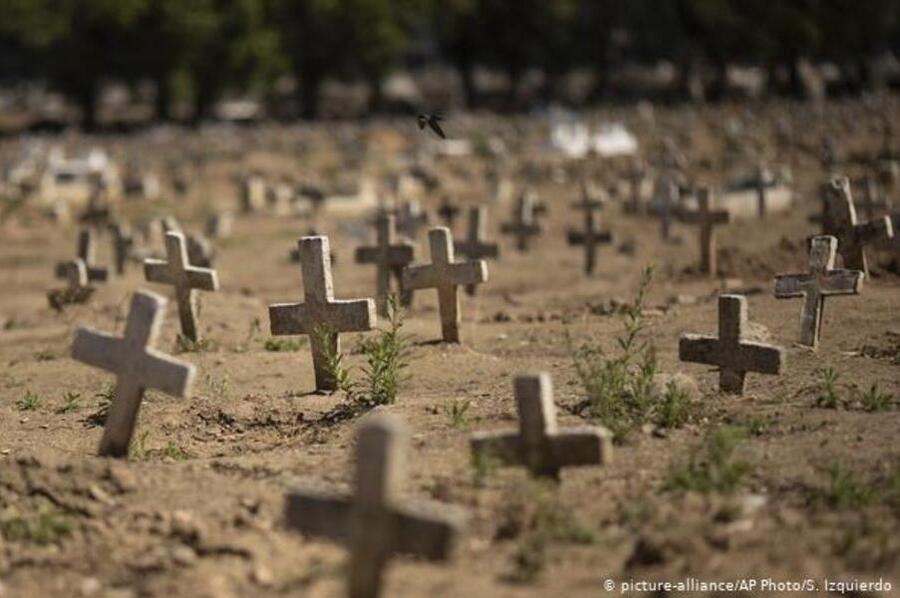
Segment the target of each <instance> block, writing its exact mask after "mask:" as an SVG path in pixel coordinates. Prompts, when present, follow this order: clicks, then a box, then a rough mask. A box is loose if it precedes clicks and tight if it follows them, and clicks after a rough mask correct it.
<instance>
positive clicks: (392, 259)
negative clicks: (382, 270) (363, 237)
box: [354, 244, 413, 266]
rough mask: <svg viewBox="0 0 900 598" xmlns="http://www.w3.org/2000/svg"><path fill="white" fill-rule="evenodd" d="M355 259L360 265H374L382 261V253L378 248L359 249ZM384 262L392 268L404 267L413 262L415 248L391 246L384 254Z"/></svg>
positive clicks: (405, 245)
mask: <svg viewBox="0 0 900 598" xmlns="http://www.w3.org/2000/svg"><path fill="white" fill-rule="evenodd" d="M354 257H355V259H356V263H358V264H372V263H377V262H379V261H381V260H382V252H381V249H380V248H378V247H357V248H356V254H355V256H354ZM384 260H385V262H387V264H388V265H390V266H404V265H406V264H408V263H410V262H411V261H412V260H413V246H412V245H410V244H403V245H391V246H390V247H388V250H387V253H386V254H384Z"/></svg>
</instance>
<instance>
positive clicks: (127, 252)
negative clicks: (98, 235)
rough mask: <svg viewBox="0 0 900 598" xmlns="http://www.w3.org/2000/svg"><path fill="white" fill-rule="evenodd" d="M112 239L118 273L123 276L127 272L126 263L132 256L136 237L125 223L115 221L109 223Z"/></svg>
mask: <svg viewBox="0 0 900 598" xmlns="http://www.w3.org/2000/svg"><path fill="white" fill-rule="evenodd" d="M109 231H110V233H111V234H110V240H111V242H112V253H113V259H114V262H115V267H116V274H118V275H119V276H121V275H122V274H125V265H126V264H127V263H128V258H129V257H131V250H132V248H133V247H134V237H133V236H132V235H131V233H130V232H129V231H128V229H127V227H126V226H125V225H124V224H121V223H119V222H113V223H112V224H110V225H109Z"/></svg>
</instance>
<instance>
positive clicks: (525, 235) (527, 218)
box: [500, 191, 541, 252]
mask: <svg viewBox="0 0 900 598" xmlns="http://www.w3.org/2000/svg"><path fill="white" fill-rule="evenodd" d="M535 207H536V206H535V199H534V194H532V193H531V192H529V191H524V192H523V193H522V195H520V196H519V199H518V201H517V202H516V209H515V212H514V213H513V219H512V221H511V222H505V223H503V225H502V227H501V228H500V231H501V232H502V233H503V234H506V235H513V236H514V237H515V238H516V249H518V250H519V251H520V252H524V251H528V248H529V246H530V245H531V238H532V237H537V236H538V235H540V234H541V225H540V223H538V221H537V218H536V216H535Z"/></svg>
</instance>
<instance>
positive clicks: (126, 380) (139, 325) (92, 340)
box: [72, 291, 195, 457]
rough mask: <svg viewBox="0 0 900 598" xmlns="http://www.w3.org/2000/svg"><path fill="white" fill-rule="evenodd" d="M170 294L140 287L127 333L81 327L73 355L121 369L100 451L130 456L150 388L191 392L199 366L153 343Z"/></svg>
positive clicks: (117, 372) (116, 370) (111, 369)
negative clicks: (142, 401) (138, 417)
mask: <svg viewBox="0 0 900 598" xmlns="http://www.w3.org/2000/svg"><path fill="white" fill-rule="evenodd" d="M165 306H166V300H165V298H163V297H161V296H159V295H157V294H155V293H149V292H146V291H138V292H136V293H135V294H134V295H133V296H132V298H131V309H130V310H129V312H128V321H127V322H126V324H125V335H124V337H122V338H117V337H114V336H111V335H108V334H105V333H102V332H96V331H94V330H89V329H87V328H79V329H78V330H76V331H75V339H74V341H73V343H72V357H73V358H74V359H75V360H77V361H80V362H82V363H86V364H88V365H91V366H94V367H97V368H100V369H103V370H106V371H108V372H111V373H113V374H115V375H116V377H117V379H116V390H115V396H114V397H113V400H112V403H110V405H109V412H108V414H107V416H106V426H105V428H104V429H103V438H102V440H101V441H100V456H104V457H125V456H127V455H128V446H129V444H130V443H131V437H132V435H133V433H134V427H135V425H136V423H137V415H138V410H139V409H140V406H141V400H142V399H143V397H144V390H145V389H147V388H151V389H155V390H159V391H160V392H164V393H166V394H168V395H172V396H175V397H184V396H187V395H188V393H189V392H190V388H191V384H192V382H193V380H194V373H195V369H194V366H193V365H192V364H190V363H186V362H183V361H179V360H177V359H174V358H172V357H169V356H168V355H165V354H163V353H160V352H158V351H156V350H155V349H153V345H154V344H155V343H156V339H157V337H158V336H159V331H160V328H161V327H162V320H163V317H164V316H165Z"/></svg>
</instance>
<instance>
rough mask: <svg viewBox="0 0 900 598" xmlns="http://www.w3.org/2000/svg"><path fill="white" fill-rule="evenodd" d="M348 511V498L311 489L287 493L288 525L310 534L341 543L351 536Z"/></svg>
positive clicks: (285, 509)
mask: <svg viewBox="0 0 900 598" xmlns="http://www.w3.org/2000/svg"><path fill="white" fill-rule="evenodd" d="M349 513H350V505H349V503H348V501H347V499H346V498H343V497H340V496H337V495H334V494H330V493H327V492H316V491H309V490H305V491H303V492H294V493H291V494H288V497H287V502H286V503H285V508H284V518H285V521H286V522H287V525H288V526H289V527H292V528H294V529H296V530H298V531H300V532H301V533H303V534H306V535H308V536H314V537H321V538H326V539H328V540H331V541H333V542H341V543H344V542H347V541H348V539H349V538H350V517H349Z"/></svg>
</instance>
